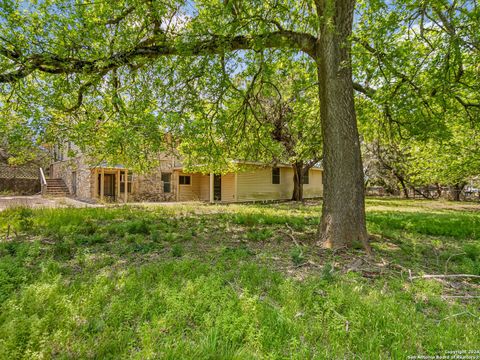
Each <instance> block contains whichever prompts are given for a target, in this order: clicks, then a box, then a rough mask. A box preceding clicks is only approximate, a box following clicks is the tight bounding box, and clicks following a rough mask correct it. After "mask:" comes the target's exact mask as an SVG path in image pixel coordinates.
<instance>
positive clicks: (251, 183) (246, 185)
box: [237, 166, 322, 201]
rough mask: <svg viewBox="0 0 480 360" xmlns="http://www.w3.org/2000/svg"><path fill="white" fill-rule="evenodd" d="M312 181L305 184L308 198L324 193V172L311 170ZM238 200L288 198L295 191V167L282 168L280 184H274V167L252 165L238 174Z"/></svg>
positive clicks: (305, 194) (305, 193)
mask: <svg viewBox="0 0 480 360" xmlns="http://www.w3.org/2000/svg"><path fill="white" fill-rule="evenodd" d="M309 175H310V182H309V184H308V185H304V196H305V197H306V198H310V197H319V196H321V195H322V172H321V171H320V170H317V169H311V170H310V174H309ZM237 177H238V180H237V193H238V201H253V200H288V199H290V198H291V197H292V193H293V169H292V168H288V167H282V168H280V184H272V168H270V167H267V168H264V167H260V166H258V167H252V168H251V169H250V171H246V172H241V173H238V174H237Z"/></svg>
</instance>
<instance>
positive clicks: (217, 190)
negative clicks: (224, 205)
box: [213, 175, 222, 201]
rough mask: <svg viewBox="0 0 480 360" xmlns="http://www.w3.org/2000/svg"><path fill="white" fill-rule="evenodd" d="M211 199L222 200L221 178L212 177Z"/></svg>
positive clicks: (217, 176)
mask: <svg viewBox="0 0 480 360" xmlns="http://www.w3.org/2000/svg"><path fill="white" fill-rule="evenodd" d="M213 199H214V200H215V201H221V200H222V176H221V175H214V177H213Z"/></svg>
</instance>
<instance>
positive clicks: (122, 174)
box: [120, 171, 133, 193]
mask: <svg viewBox="0 0 480 360" xmlns="http://www.w3.org/2000/svg"><path fill="white" fill-rule="evenodd" d="M127 179H128V184H127V191H128V192H129V193H131V192H132V182H133V174H132V173H129V174H128V176H127ZM120 192H121V193H124V192H125V171H121V172H120Z"/></svg>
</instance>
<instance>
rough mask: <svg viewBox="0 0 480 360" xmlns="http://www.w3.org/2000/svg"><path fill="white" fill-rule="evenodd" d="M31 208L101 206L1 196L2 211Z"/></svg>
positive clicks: (66, 199)
mask: <svg viewBox="0 0 480 360" xmlns="http://www.w3.org/2000/svg"><path fill="white" fill-rule="evenodd" d="M20 206H22V207H29V208H61V207H92V206H99V205H92V204H87V203H84V202H81V201H78V200H74V199H70V198H66V197H59V198H45V197H42V196H40V195H32V196H0V211H3V210H6V209H9V208H15V207H20Z"/></svg>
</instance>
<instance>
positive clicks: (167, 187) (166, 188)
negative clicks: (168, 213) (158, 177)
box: [162, 173, 172, 193]
mask: <svg viewBox="0 0 480 360" xmlns="http://www.w3.org/2000/svg"><path fill="white" fill-rule="evenodd" d="M171 179H172V174H170V173H162V182H163V192H164V193H169V192H170V191H172V188H171V184H170V181H171Z"/></svg>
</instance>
